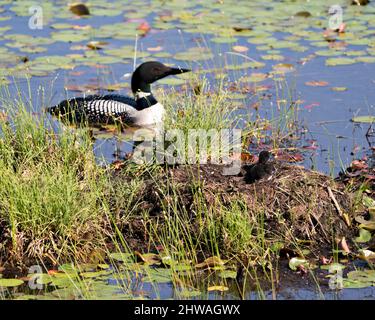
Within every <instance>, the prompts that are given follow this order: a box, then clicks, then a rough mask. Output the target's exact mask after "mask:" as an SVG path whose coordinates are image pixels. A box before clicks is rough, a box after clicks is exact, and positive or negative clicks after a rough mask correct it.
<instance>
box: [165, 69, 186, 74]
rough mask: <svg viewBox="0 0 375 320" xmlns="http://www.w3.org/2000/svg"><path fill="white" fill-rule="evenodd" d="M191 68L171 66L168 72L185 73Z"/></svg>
mask: <svg viewBox="0 0 375 320" xmlns="http://www.w3.org/2000/svg"><path fill="white" fill-rule="evenodd" d="M190 71H191V70H190V69H183V68H171V69H170V70H169V72H168V75H173V74H180V73H185V72H190Z"/></svg>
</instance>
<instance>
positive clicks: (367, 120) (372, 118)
mask: <svg viewBox="0 0 375 320" xmlns="http://www.w3.org/2000/svg"><path fill="white" fill-rule="evenodd" d="M352 121H353V122H361V123H374V122H375V116H359V117H354V118H352Z"/></svg>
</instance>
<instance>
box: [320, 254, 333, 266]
mask: <svg viewBox="0 0 375 320" xmlns="http://www.w3.org/2000/svg"><path fill="white" fill-rule="evenodd" d="M320 262H321V264H325V265H326V264H331V262H332V257H331V258H329V259H327V258H326V257H324V256H321V257H320Z"/></svg>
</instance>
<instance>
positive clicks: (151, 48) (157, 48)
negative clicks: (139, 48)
mask: <svg viewBox="0 0 375 320" xmlns="http://www.w3.org/2000/svg"><path fill="white" fill-rule="evenodd" d="M147 50H148V51H151V52H158V51H161V50H163V47H161V46H157V47H149V48H147Z"/></svg>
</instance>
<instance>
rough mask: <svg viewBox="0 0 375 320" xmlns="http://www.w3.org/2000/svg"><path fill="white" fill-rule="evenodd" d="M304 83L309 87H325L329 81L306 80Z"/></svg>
mask: <svg viewBox="0 0 375 320" xmlns="http://www.w3.org/2000/svg"><path fill="white" fill-rule="evenodd" d="M305 84H306V85H307V86H311V87H326V86H328V84H329V83H328V82H327V81H307V82H305Z"/></svg>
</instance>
